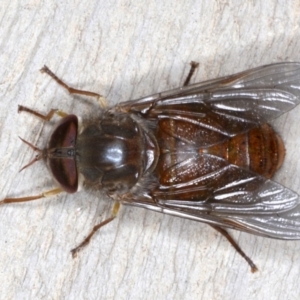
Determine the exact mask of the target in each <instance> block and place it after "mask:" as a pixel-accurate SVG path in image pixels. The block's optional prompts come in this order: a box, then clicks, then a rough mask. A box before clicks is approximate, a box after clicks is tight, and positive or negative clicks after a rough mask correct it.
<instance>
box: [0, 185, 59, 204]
mask: <svg viewBox="0 0 300 300" xmlns="http://www.w3.org/2000/svg"><path fill="white" fill-rule="evenodd" d="M62 192H63V190H62V189H61V188H56V189H52V190H49V191H46V192H43V193H41V194H39V195H34V196H29V197H19V198H5V199H3V200H2V201H0V205H3V204H8V203H17V202H27V201H33V200H38V199H41V198H48V197H52V196H55V195H57V194H60V193H62Z"/></svg>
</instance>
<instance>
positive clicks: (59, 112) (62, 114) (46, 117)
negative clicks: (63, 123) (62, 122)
mask: <svg viewBox="0 0 300 300" xmlns="http://www.w3.org/2000/svg"><path fill="white" fill-rule="evenodd" d="M22 111H26V112H27V113H30V114H32V115H34V116H36V117H38V118H40V119H42V120H44V121H50V120H51V119H52V117H53V116H54V114H57V115H59V116H60V117H62V118H64V117H66V116H68V114H67V113H65V112H63V111H62V110H58V109H51V110H50V111H49V112H48V114H47V115H42V114H40V113H39V112H37V111H36V110H33V109H30V108H28V107H25V106H23V105H19V107H18V112H19V113H20V112H22Z"/></svg>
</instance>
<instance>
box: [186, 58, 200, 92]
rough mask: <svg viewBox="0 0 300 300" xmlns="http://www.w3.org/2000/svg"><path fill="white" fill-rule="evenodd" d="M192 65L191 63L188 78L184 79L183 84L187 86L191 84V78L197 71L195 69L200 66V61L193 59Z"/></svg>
mask: <svg viewBox="0 0 300 300" xmlns="http://www.w3.org/2000/svg"><path fill="white" fill-rule="evenodd" d="M190 65H191V68H190V72H189V74H188V76H187V77H186V80H185V81H184V84H183V86H187V85H189V84H190V80H191V78H192V76H193V74H194V73H195V70H196V69H197V68H198V66H199V63H197V62H195V61H191V62H190Z"/></svg>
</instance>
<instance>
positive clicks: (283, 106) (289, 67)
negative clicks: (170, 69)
mask: <svg viewBox="0 0 300 300" xmlns="http://www.w3.org/2000/svg"><path fill="white" fill-rule="evenodd" d="M299 99H300V64H299V63H279V64H273V65H267V66H262V67H259V68H255V69H251V70H248V71H245V72H241V73H238V74H235V75H231V76H226V77H222V78H218V79H214V80H209V81H205V82H200V83H196V84H193V85H190V86H185V87H182V88H178V89H174V90H171V91H166V92H162V93H158V94H154V95H151V96H148V97H144V98H141V99H138V100H134V101H128V102H124V103H121V104H119V105H118V106H117V107H116V109H117V110H119V111H124V112H134V113H139V114H141V115H143V116H144V117H146V118H148V119H151V118H153V119H157V118H159V119H163V118H173V119H174V120H184V121H185V122H190V123H193V124H196V125H197V126H200V127H203V128H204V129H205V128H207V125H204V123H206V122H205V118H212V119H214V120H217V122H216V124H217V123H218V124H219V126H218V127H214V128H209V129H210V130H214V131H218V132H220V133H221V134H224V135H225V136H233V135H236V134H238V133H241V132H244V131H247V130H249V129H251V128H253V127H255V126H257V125H258V124H262V123H266V122H268V121H270V120H272V119H274V118H277V117H278V116H280V115H281V114H282V113H284V112H287V111H288V110H290V109H292V108H293V107H295V106H296V105H298V104H299ZM183 104H185V105H186V108H184V107H183ZM203 120H204V122H203Z"/></svg>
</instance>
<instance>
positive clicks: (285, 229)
mask: <svg viewBox="0 0 300 300" xmlns="http://www.w3.org/2000/svg"><path fill="white" fill-rule="evenodd" d="M194 160H195V161H192V162H189V163H186V164H179V165H178V166H177V168H178V169H179V170H177V171H179V172H184V171H187V172H189V171H190V170H189V168H193V163H198V162H199V161H196V159H194ZM201 162H202V163H207V167H206V169H205V170H203V169H201V172H202V174H197V175H196V176H195V177H194V178H191V180H190V181H188V182H184V183H183V182H178V183H176V184H173V185H172V190H171V191H170V189H168V186H160V188H159V190H158V191H155V192H154V193H153V194H152V200H153V201H145V202H143V201H134V202H130V203H127V204H129V205H133V206H138V207H143V208H147V209H150V210H154V211H158V212H162V213H166V214H169V215H174V216H179V217H184V218H187V219H191V220H195V221H200V222H204V223H208V224H211V225H218V226H222V227H227V228H232V229H237V230H241V231H246V232H250V233H252V234H257V235H263V236H268V237H272V238H278V239H300V205H299V197H298V195H297V194H296V193H295V192H293V191H291V190H289V189H288V188H285V187H284V186H282V185H280V184H278V183H276V182H274V181H272V180H268V179H266V178H264V177H262V176H260V175H257V174H255V173H253V172H250V171H248V170H244V169H241V168H239V167H237V166H234V165H231V164H228V163H226V161H224V160H222V159H220V158H218V157H214V156H211V155H207V156H206V155H203V157H202V158H201ZM170 172H173V170H170ZM211 187H213V189H212V188H211Z"/></svg>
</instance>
